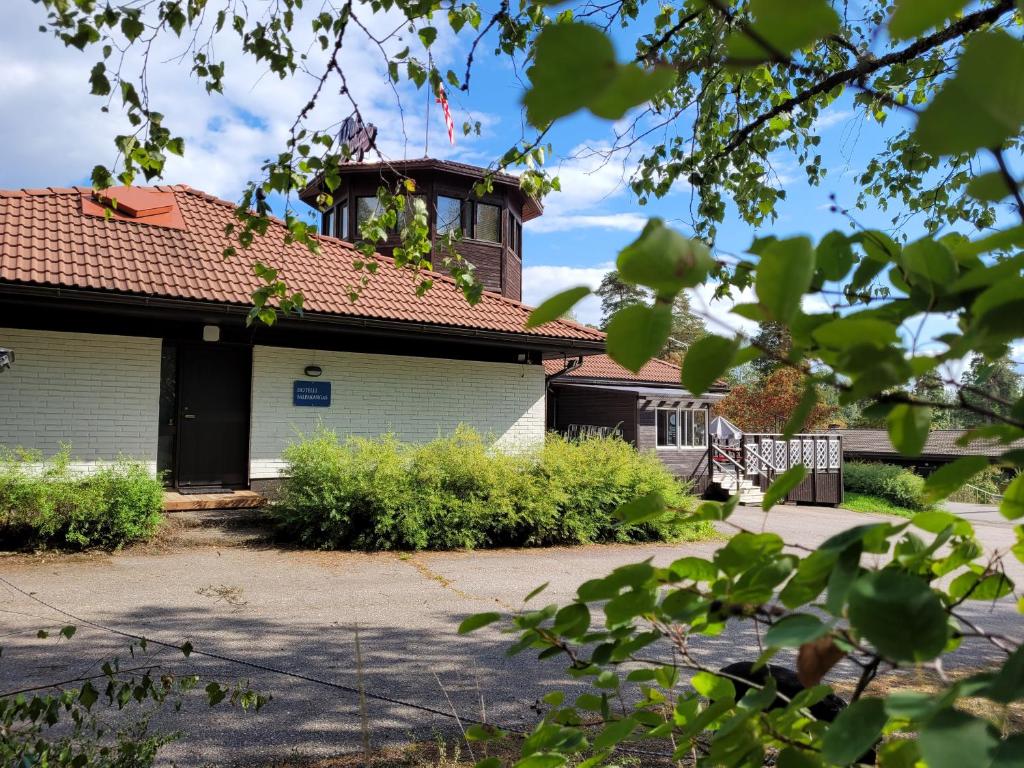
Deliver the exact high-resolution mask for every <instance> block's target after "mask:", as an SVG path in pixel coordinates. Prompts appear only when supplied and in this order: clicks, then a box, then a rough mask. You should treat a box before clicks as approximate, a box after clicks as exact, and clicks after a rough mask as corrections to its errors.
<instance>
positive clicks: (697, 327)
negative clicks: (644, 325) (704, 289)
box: [659, 291, 708, 364]
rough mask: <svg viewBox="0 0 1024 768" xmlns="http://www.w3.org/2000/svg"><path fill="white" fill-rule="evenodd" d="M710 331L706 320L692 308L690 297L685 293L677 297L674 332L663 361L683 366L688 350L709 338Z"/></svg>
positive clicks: (673, 304) (674, 304)
mask: <svg viewBox="0 0 1024 768" xmlns="http://www.w3.org/2000/svg"><path fill="white" fill-rule="evenodd" d="M707 334H708V329H707V326H706V325H705V324H704V319H703V318H701V317H700V316H698V315H697V314H696V313H695V312H694V311H693V308H692V307H691V306H690V296H689V294H687V293H686V292H685V291H683V292H681V293H680V294H679V295H678V296H676V299H675V301H674V302H673V303H672V330H671V331H670V332H669V335H668V341H667V342H666V343H665V347H664V348H663V349H662V350H661V354H660V355H659V357H661V359H662V360H668V361H670V362H673V363H676V364H681V363H682V361H683V357H684V356H685V355H686V350H688V349H689V348H690V346H691V345H692V344H693V343H694V342H695V341H697V340H698V339H700V338H702V337H704V336H707Z"/></svg>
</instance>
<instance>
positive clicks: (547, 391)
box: [544, 355, 583, 429]
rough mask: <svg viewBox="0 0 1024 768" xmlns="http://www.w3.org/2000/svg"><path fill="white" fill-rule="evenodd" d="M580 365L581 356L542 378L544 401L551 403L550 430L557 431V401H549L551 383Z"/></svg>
mask: <svg viewBox="0 0 1024 768" xmlns="http://www.w3.org/2000/svg"><path fill="white" fill-rule="evenodd" d="M581 365H583V355H580V356H579V357H577V358H574V359H572V360H566V361H565V365H564V366H563V367H562V370H560V371H555V372H554V373H551V374H547V375H545V376H544V400H545V401H549V402H550V403H551V425H550V428H551V429H557V424H558V401H557V400H551V382H552V381H554V380H555V379H557V378H559V377H560V376H565V375H566V374H567V373H571V372H573V371H575V370H576V369H577V368H579V367H580V366H581Z"/></svg>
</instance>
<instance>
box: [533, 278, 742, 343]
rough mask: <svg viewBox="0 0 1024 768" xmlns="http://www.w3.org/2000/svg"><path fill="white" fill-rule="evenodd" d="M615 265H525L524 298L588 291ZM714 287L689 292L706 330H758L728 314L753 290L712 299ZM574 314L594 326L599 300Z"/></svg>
mask: <svg viewBox="0 0 1024 768" xmlns="http://www.w3.org/2000/svg"><path fill="white" fill-rule="evenodd" d="M614 268H615V265H614V264H613V263H612V262H606V263H603V264H599V265H597V266H595V267H565V266H554V265H535V266H529V267H524V269H523V301H524V302H525V303H526V304H529V305H531V306H536V305H538V304H540V303H541V302H542V301H544V299H547V298H548V297H550V296H553V295H554V294H556V293H559V292H560V291H564V290H566V289H568V288H575V287H576V286H578V285H585V286H587V287H588V288H590V289H591V290H596V289H597V287H598V286H599V285H600V284H601V278H603V277H604V276H605V274H606V273H608V272H609V271H610V270H612V269H614ZM716 288H717V285H716V284H714V283H709V284H706V285H701V286H698V287H697V288H696V289H695V290H691V291H689V294H690V305H691V306H692V307H693V310H694V311H695V312H697V313H698V314H699V315H700V316H701V317H703V318H704V320H705V322H706V323H707V326H708V330H709V331H712V332H713V333H718V334H724V335H728V334H729V333H735V332H737V331H739V332H742V333H745V334H748V335H752V334H754V333H757V323H755V322H753V321H751V320H746V319H744V318H742V317H740V316H739V315H734V314H731V313H730V310H731V309H732V307H733V306H734V305H736V304H738V303H745V302H750V301H753V300H754V292H753V289H747V290H744V291H739V292H736V293H735V294H734V295H733V296H732V297H728V298H723V299H715V298H713V297H714V293H715V289H716ZM573 314H574V316H575V318H576V319H577V320H578V321H579V322H581V323H590V324H592V325H597V324H599V323H600V322H601V300H600V299H599V298H598V297H597V296H593V295H591V296H588V297H587V298H585V299H584V300H583V301H581V302H580V303H579V304H577V305H576V308H575V310H574V313H573Z"/></svg>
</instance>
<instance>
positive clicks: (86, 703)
mask: <svg viewBox="0 0 1024 768" xmlns="http://www.w3.org/2000/svg"><path fill="white" fill-rule="evenodd" d="M99 697H100V695H99V693H98V692H97V690H96V689H95V688H93V685H92V683H90V682H89V681H88V680H86V682H85V685H83V686H82V689H81V690H80V691H79V692H78V700H79V701H80V702H81V703H82V706H83V707H85V708H86V709H87V710H88V709H92V705H93V704H95V703H96V701H97V699H99Z"/></svg>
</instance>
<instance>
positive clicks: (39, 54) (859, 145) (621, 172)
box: [0, 0, 939, 328]
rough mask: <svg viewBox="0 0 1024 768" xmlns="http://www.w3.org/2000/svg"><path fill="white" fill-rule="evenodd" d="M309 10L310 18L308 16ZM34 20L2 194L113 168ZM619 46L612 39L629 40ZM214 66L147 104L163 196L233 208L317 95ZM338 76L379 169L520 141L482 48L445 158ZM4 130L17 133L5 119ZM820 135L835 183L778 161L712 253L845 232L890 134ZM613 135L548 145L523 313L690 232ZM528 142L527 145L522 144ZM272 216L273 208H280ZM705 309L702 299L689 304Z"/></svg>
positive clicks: (342, 103)
mask: <svg viewBox="0 0 1024 768" xmlns="http://www.w3.org/2000/svg"><path fill="white" fill-rule="evenodd" d="M307 6H309V7H307V12H309V13H313V12H315V11H316V10H318V9H316V8H312V5H311V4H308V3H307ZM364 10H365V8H364ZM363 18H364V19H367V20H368V22H367V23H368V24H369V25H370V27H371V28H373V29H375V30H376V31H379V32H381V33H385V34H386V33H387V32H390V31H392V30H393V29H394V28H395V26H396V24H395V22H396V20H395V19H394V18H388V17H374V18H373V19H369V11H368V10H366V12H365V13H364V14H363ZM43 20H44V14H43V9H42V8H40V6H38V5H36V4H33V3H29V2H27V0H20V1H19V2H17V3H14V4H12V7H11V8H8V9H5V24H4V25H3V27H2V28H0V72H2V73H3V75H2V76H0V110H2V112H3V114H4V115H5V116H7V117H6V119H5V120H3V121H0V142H2V144H0V146H3V147H5V151H4V154H5V157H4V158H3V160H4V162H3V163H0V187H5V188H6V187H33V186H61V185H68V184H74V183H82V182H83V181H84V180H85V179H87V178H88V174H89V170H90V169H91V168H92V166H93V165H94V164H96V163H98V162H104V163H109V162H110V161H111V160H112V159H113V151H112V144H111V139H112V137H113V136H114V135H115V134H116V133H118V132H119V131H121V130H123V129H124V125H123V119H122V118H120V116H118V115H117V110H116V109H113V110H112V114H109V115H104V114H102V113H101V112H100V109H99V108H100V106H101V104H102V102H101V101H100V100H99V99H97V98H95V97H92V96H90V95H89V94H88V86H87V76H88V70H89V68H90V67H91V65H92V61H93V58H92V55H83V54H81V53H79V52H77V51H74V50H66V49H64V48H63V47H62V46H60V44H59V43H57V42H56V41H55V40H53V38H52V37H50V36H48V35H43V34H40V33H39V32H37V31H36V30H37V27H38V25H39V24H40V23H41V22H42V21H43ZM618 34H619V36H620V37H623V36H624V34H625V33H618ZM402 37H404V38H405V39H404V40H403V39H401V38H402ZM406 44H411V45H413V47H414V50H415V46H417V45H418V43H417V42H416V39H415V37H414V36H410V35H408V34H406V33H404V32H401V33H399V34H398V35H397V36H396V37H394V38H392V39H391V40H389V42H388V46H389V48H393V49H394V50H398V49H400V48H401V47H404V46H405V45H406ZM467 47H468V39H455V38H454V37H453V36H452V35H450V34H447V33H445V32H444V31H442V34H441V35H440V36H439V37H438V39H437V41H436V42H435V44H434V46H433V48H432V53H433V56H434V58H435V60H436V61H437V62H438V64H439V65H440V66H441V67H442V68H443V69H444V68H448V67H450V68H452V69H454V70H455V71H456V72H458V73H459V74H460V75H461V74H462V72H463V71H464V69H465V54H466V51H467ZM619 48H620V51H619V53H620V57H622V58H625V57H626V56H628V55H629V50H628V48H627V46H626V45H623V44H621V43H620V46H619ZM218 53H219V55H221V56H222V57H224V59H225V60H226V63H227V88H226V91H225V94H224V95H213V96H210V95H208V94H206V93H205V91H204V89H203V88H202V87H201V86H200V85H198V84H197V83H195V82H193V81H191V80H190V79H189V78H188V77H187V72H186V71H185V69H184V68H183V67H181V66H178V65H175V64H173V63H168V64H162V65H158V66H157V67H156V68H154V69H153V70H152V71H151V73H150V75H151V79H150V91H151V93H152V94H153V95H154V98H155V99H156V100H157V103H156V104H155V106H156V108H158V109H159V110H160V111H162V112H164V113H165V114H166V115H167V117H166V123H167V125H168V126H169V127H170V128H171V129H172V130H173V131H174V132H176V133H180V134H182V135H184V137H185V139H186V157H185V158H184V159H178V158H174V159H172V161H171V162H170V163H169V165H168V169H167V174H166V180H167V181H168V182H184V183H188V184H191V185H192V186H195V187H198V188H200V189H203V190H205V191H207V192H210V193H212V194H216V195H219V196H221V197H225V198H228V199H236V198H237V196H238V195H239V192H240V190H241V189H242V187H243V185H244V183H245V182H246V181H247V180H248V179H250V178H252V177H254V176H256V175H258V173H259V166H260V164H261V162H262V161H263V160H264V158H267V157H269V156H271V155H273V154H276V152H277V151H279V150H280V149H281V148H282V147H283V144H284V139H285V137H286V135H287V130H288V127H289V126H290V125H291V122H292V120H293V119H294V117H295V115H296V114H297V113H298V111H299V110H300V109H301V108H302V106H303V105H304V104H305V102H306V101H307V100H308V98H309V95H310V93H311V92H312V89H313V88H314V86H315V81H314V78H313V77H312V75H311V74H303V73H300V74H299V75H297V76H296V77H294V78H293V79H291V80H288V81H280V80H278V79H277V78H276V77H274V76H271V75H267V74H266V73H264V72H260V71H258V70H256V69H254V68H253V67H252V65H251V64H250V63H249V62H248V61H247V60H245V59H244V58H243V57H242V55H241V54H240V52H239V51H237V50H236V49H233V48H232V45H231V41H230V40H229V41H226V42H225V43H224V44H223V45H221V46H220V47H219V49H218ZM176 54H180V46H179V45H177V44H168V45H166V46H165V48H164V49H162V50H158V51H157V52H156V53H155V54H154V55H153V56H152V57H151V60H153V61H167V60H169V59H171V58H172V57H173V56H175V55H176ZM421 54H422V52H421ZM318 62H319V58H318V53H316V52H314V53H312V54H311V57H310V69H311V70H312V71H316V70H317V64H318ZM342 65H343V67H344V69H345V71H346V75H347V77H348V80H349V83H350V85H351V87H352V91H353V93H354V95H355V97H356V98H357V100H358V101H359V103H360V107H361V110H362V111H363V112H364V114H365V115H366V116H367V117H368V119H369V120H370V121H371V122H373V123H375V124H376V125H377V126H378V127H379V129H380V134H379V137H378V138H379V143H380V144H381V146H382V148H383V150H384V152H385V153H386V154H387V156H388V157H389V158H402V157H410V158H412V157H421V156H422V155H423V136H424V128H425V126H426V124H427V121H429V129H430V134H431V141H430V150H431V155H434V156H441V157H446V158H452V159H458V160H462V161H464V162H470V163H477V164H482V165H486V164H487V163H489V162H492V161H493V160H494V159H495V158H496V157H497V156H499V155H500V154H501V153H502V152H503V151H504V150H505V149H506V148H507V147H508V146H509V145H510V144H512V143H513V142H515V141H516V140H518V139H519V138H521V137H522V136H523V135H524V121H523V117H522V112H521V109H520V100H521V97H522V93H523V81H524V79H525V75H524V74H523V68H522V66H521V62H519V63H518V66H515V67H514V66H513V65H512V64H511V63H510V62H509V61H508V60H507V59H506V58H504V57H497V56H495V55H493V50H492V45H489V44H488V43H486V42H485V43H483V44H481V46H480V48H479V49H478V51H477V55H476V60H475V65H474V70H473V76H472V89H471V90H470V92H469V93H468V94H466V93H462V92H451V93H450V94H449V95H450V98H451V102H452V109H453V114H454V119H455V123H456V126H458V127H461V125H462V122H463V121H465V120H469V121H476V120H479V121H480V122H481V124H482V134H481V135H480V136H470V137H463V136H461V135H459V133H458V132H457V136H456V145H455V146H454V147H451V146H449V145H448V142H447V138H446V136H445V128H444V122H443V118H442V116H441V112H440V109H439V108H438V107H437V106H432V107H431V109H430V111H429V114H428V112H427V109H426V101H427V99H426V98H425V96H426V94H425V93H424V91H422V90H421V91H416V90H415V89H414V88H412V87H411V86H410V85H407V84H403V85H401V86H400V87H399V88H398V89H397V91H396V90H395V89H393V88H392V87H391V85H390V84H389V83H388V82H387V80H386V78H385V69H384V67H385V65H384V62H383V60H382V59H381V57H380V55H379V53H378V52H377V51H376V50H375V49H374V47H373V46H372V45H369V44H368V43H365V42H364V43H360V42H359V41H356V40H353V41H351V43H347V44H346V53H345V54H344V55H343V57H342ZM350 111H351V106H350V105H349V104H348V103H347V101H346V100H345V98H344V97H342V96H341V95H340V94H338V92H337V87H336V86H335V87H333V88H328V89H327V90H325V94H324V97H323V98H322V99H321V102H320V104H319V105H318V107H317V111H316V113H315V114H314V119H315V120H316V121H317V123H318V124H319V125H321V126H323V125H330V124H333V123H335V122H337V121H340V120H341V119H342V118H343V117H345V116H346V115H347V114H349V112H350ZM12 115H14V116H16V117H15V118H14V119H12V118H11V117H10V116H12ZM684 119H685V116H684ZM818 128H819V130H820V133H821V135H822V144H821V148H820V149H821V154H822V155H823V157H824V163H825V165H826V166H828V167H829V168H830V173H829V175H828V176H827V177H826V179H825V181H824V182H823V183H822V185H821V186H819V187H810V186H808V184H807V182H806V181H805V176H804V173H803V171H802V169H800V168H799V167H798V166H797V164H796V161H795V158H792V157H790V156H787V155H785V154H783V153H780V154H778V155H777V156H775V157H774V158H773V162H774V164H775V168H776V171H777V173H778V178H777V182H776V183H778V184H779V185H780V186H781V187H783V188H785V190H786V192H787V199H786V200H785V201H783V202H782V203H781V204H780V205H779V209H778V213H779V216H778V219H777V220H776V221H774V222H769V223H768V224H766V225H765V227H764V228H763V231H762V232H761V233H757V232H755V231H753V230H752V229H751V227H749V226H748V225H746V224H744V223H743V222H741V221H740V220H739V219H738V218H737V217H736V216H735V215H734V213H733V212H730V215H729V217H728V218H727V219H726V221H725V222H724V223H723V224H722V225H721V227H720V230H719V231H720V234H719V239H718V242H717V247H718V249H719V251H720V252H722V253H733V254H735V253H742V251H743V249H744V248H745V247H746V246H747V245H749V243H750V241H751V240H752V238H753V237H754V236H755V235H757V234H765V233H768V232H771V233H774V234H779V235H794V234H807V235H810V236H811V237H814V238H816V237H819V236H821V235H822V234H824V233H825V232H827V231H829V230H830V229H834V228H844V225H845V222H844V221H843V219H842V217H840V216H839V215H837V214H833V213H831V212H829V210H828V208H829V205H830V200H829V195H830V194H835V195H836V197H837V199H838V201H839V202H840V203H841V204H843V205H847V206H850V207H852V206H853V204H854V202H855V200H856V195H857V190H858V187H857V177H858V176H859V174H860V172H861V171H862V170H863V168H864V166H865V165H866V163H867V161H868V160H869V159H870V158H871V157H872V156H873V155H874V154H875V153H876V152H877V151H878V148H879V147H880V146H881V142H882V140H883V138H884V136H885V135H886V134H887V133H889V132H891V131H892V130H894V128H895V123H894V124H893V125H889V126H886V127H884V128H881V127H879V126H877V125H875V124H873V123H869V122H868V121H866V120H865V119H864V118H863V116H862V115H861V114H858V113H857V112H856V110H855V109H854V107H853V105H852V99H850V98H848V97H844V98H843V99H840V100H839V101H838V102H837V103H836V104H834V105H833V106H832V107H831V108H830V109H829V110H828V111H827V112H826V113H824V115H823V117H822V118H821V119H820V121H819V126H818ZM685 130H686V129H685V126H681V127H680V131H683V132H685ZM611 131H612V125H611V124H610V123H608V122H605V121H602V120H598V119H596V118H593V117H591V116H589V115H587V114H577V115H575V116H572V117H570V118H568V119H566V120H564V121H562V122H561V123H559V124H558V125H557V126H556V128H555V129H554V130H553V131H552V132H551V134H550V140H551V142H552V144H553V145H554V146H553V149H554V155H553V157H551V158H550V160H549V163H548V165H549V167H550V168H552V169H553V170H556V171H557V172H558V175H559V176H560V178H561V181H562V192H561V193H556V194H554V195H552V196H551V197H549V198H548V199H547V200H546V203H545V205H546V214H545V216H543V217H542V218H541V219H538V220H535V221H533V222H531V223H530V224H528V225H527V226H526V228H525V239H524V256H525V258H524V266H525V271H524V299H525V300H526V301H527V302H530V303H536V302H538V301H540V300H541V299H543V298H545V297H546V296H548V295H550V294H552V293H554V292H556V291H558V290H560V289H563V288H566V287H569V286H572V285H578V284H589V285H596V284H597V282H598V281H599V280H600V277H601V275H602V274H603V272H604V271H605V270H606V269H607V268H608V266H609V265H610V264H612V263H613V262H614V259H615V257H616V255H617V253H618V251H619V250H620V249H621V248H622V247H623V246H624V245H626V244H627V243H629V242H630V241H631V240H632V239H633V238H635V237H636V235H637V234H638V232H639V231H640V229H641V228H642V226H643V223H644V221H645V220H646V217H647V216H651V215H657V216H661V217H663V218H665V219H667V220H669V221H670V222H673V223H674V224H675V225H676V226H678V227H679V228H680V229H681V230H682V231H683V232H684V233H685V232H687V231H688V230H687V227H686V222H687V221H688V220H689V204H690V190H689V188H688V187H687V186H686V185H685V184H683V185H680V186H679V187H677V188H676V189H674V190H673V191H672V193H671V194H669V195H668V196H667V197H666V198H664V199H662V200H656V201H653V202H652V203H651V204H649V205H648V206H646V207H640V206H639V205H638V204H637V202H636V200H635V199H634V197H633V195H632V193H631V192H630V191H629V190H628V188H627V185H626V183H625V179H626V178H627V177H628V175H629V173H630V171H631V164H632V163H635V162H636V160H637V159H639V156H640V153H639V152H635V153H634V154H633V155H632V156H631V157H629V158H622V157H619V158H616V159H615V160H613V161H612V162H610V163H608V164H602V163H601V162H600V161H599V160H598V159H597V158H595V157H590V158H587V157H585V156H583V154H585V153H583V154H581V149H582V148H585V147H588V146H589V147H601V146H607V144H608V143H609V142H610V141H611V138H612V133H611ZM526 135H530V134H529V132H528V131H527V134H526ZM275 202H276V203H277V205H278V207H279V208H280V205H281V201H275ZM295 202H296V203H297V201H295ZM297 204H298V205H299V206H301V203H297ZM857 217H858V220H859V221H860V222H861V223H863V224H865V225H868V226H878V227H883V228H884V227H887V226H888V225H889V220H890V218H891V213H885V212H879V211H874V210H868V211H864V212H858V213H857ZM908 234H910V235H911V236H912V237H913V236H914V235H915V234H916V233H915V232H914V230H913V229H912V228H911V229H909V230H908ZM706 295H707V293H705V294H702V295H701V296H698V297H697V299H698V304H700V303H701V302H702V301H703V297H704V296H706ZM724 310H725V307H723V306H720V305H715V306H710V307H708V311H709V312H711V313H712V314H713V315H714V316H716V317H724ZM577 317H578V319H580V320H582V321H585V322H596V321H597V320H598V319H599V312H598V305H597V302H596V300H594V299H588V300H586V301H585V302H584V303H583V304H581V305H580V307H579V309H578V311H577ZM935 327H936V328H938V327H939V326H935Z"/></svg>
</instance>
